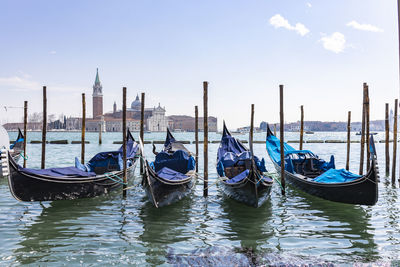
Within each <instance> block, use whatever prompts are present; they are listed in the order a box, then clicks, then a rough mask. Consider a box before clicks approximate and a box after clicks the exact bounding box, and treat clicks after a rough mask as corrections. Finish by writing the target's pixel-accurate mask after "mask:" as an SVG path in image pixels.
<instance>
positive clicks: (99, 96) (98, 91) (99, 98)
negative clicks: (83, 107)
mask: <svg viewBox="0 0 400 267" xmlns="http://www.w3.org/2000/svg"><path fill="white" fill-rule="evenodd" d="M102 115H103V86H102V85H101V83H100V78H99V69H97V70H96V79H95V81H94V85H93V119H97V118H99V117H100V116H102Z"/></svg>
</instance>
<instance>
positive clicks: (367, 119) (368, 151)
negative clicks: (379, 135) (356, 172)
mask: <svg viewBox="0 0 400 267" xmlns="http://www.w3.org/2000/svg"><path fill="white" fill-rule="evenodd" d="M365 139H366V142H365V145H366V146H367V158H366V160H367V171H368V170H369V165H370V162H369V157H370V149H369V139H370V136H369V87H368V85H365Z"/></svg>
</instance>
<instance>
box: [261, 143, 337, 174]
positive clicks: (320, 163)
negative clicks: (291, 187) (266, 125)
mask: <svg viewBox="0 0 400 267" xmlns="http://www.w3.org/2000/svg"><path fill="white" fill-rule="evenodd" d="M283 149H284V153H285V170H286V171H288V172H291V173H293V172H294V167H293V164H294V163H298V162H302V161H304V160H306V159H308V160H311V161H312V163H313V167H314V168H315V169H318V170H321V171H326V170H329V169H331V168H335V159H334V157H333V156H331V158H330V161H329V162H326V161H324V160H322V159H320V158H318V156H317V155H315V154H314V153H313V152H312V151H310V150H296V149H294V148H293V147H292V146H290V145H288V144H287V143H285V142H284V143H283ZM267 150H268V154H269V155H270V157H271V159H272V160H273V161H275V162H276V163H277V164H278V165H280V164H281V149H280V140H279V139H278V138H276V137H275V136H274V135H268V136H267Z"/></svg>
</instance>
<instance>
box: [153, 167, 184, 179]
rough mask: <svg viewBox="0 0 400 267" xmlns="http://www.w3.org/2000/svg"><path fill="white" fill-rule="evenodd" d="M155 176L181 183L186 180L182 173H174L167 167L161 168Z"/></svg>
mask: <svg viewBox="0 0 400 267" xmlns="http://www.w3.org/2000/svg"><path fill="white" fill-rule="evenodd" d="M157 175H158V176H159V177H161V178H163V179H165V180H168V181H181V180H185V179H187V178H188V176H186V175H184V174H183V173H180V172H177V171H174V170H172V169H170V168H168V167H163V168H162V169H161V170H159V171H158V172H157Z"/></svg>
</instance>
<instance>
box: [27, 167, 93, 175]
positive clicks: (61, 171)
mask: <svg viewBox="0 0 400 267" xmlns="http://www.w3.org/2000/svg"><path fill="white" fill-rule="evenodd" d="M19 170H20V171H21V172H24V173H27V174H33V175H35V174H36V175H46V176H55V177H64V176H69V177H92V176H96V174H95V173H94V172H85V171H82V170H80V169H78V168H75V167H64V168H50V169H43V170H41V169H28V168H22V167H21V168H20V169H19Z"/></svg>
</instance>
